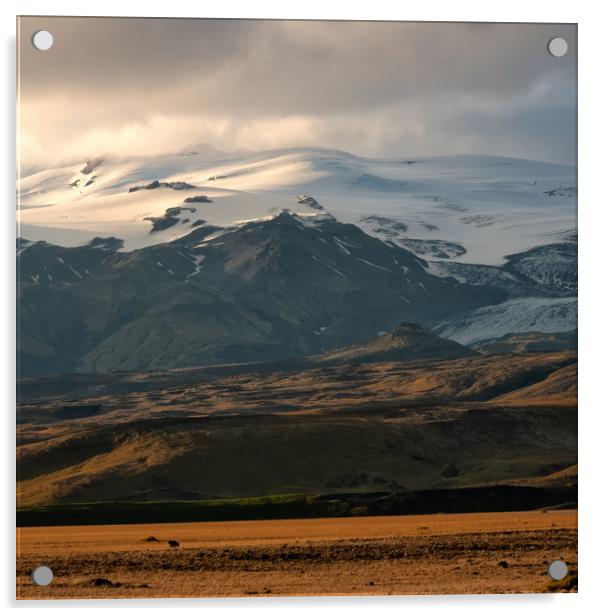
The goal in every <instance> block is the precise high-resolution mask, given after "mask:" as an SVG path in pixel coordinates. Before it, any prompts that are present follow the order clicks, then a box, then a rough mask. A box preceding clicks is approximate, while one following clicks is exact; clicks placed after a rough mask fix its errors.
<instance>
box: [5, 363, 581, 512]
mask: <svg viewBox="0 0 602 616" xmlns="http://www.w3.org/2000/svg"><path fill="white" fill-rule="evenodd" d="M220 371H221V372H222V374H218V373H219V372H220ZM228 371H231V372H234V373H233V374H225V373H227V372H228ZM224 372H225V373H224ZM107 378H108V377H107ZM61 379H62V380H61ZM111 379H113V380H112V381H110V383H108V382H105V381H103V382H102V383H104V385H103V384H102V383H99V381H98V378H97V377H93V376H90V377H89V378H86V377H83V376H77V377H76V376H73V375H71V376H68V377H64V378H63V377H57V378H56V379H55V380H54V382H52V383H50V382H49V380H48V379H40V380H38V381H36V382H34V381H35V380H32V379H28V380H27V381H26V384H24V385H23V387H24V389H25V391H26V393H27V392H29V393H28V396H29V397H27V396H24V397H23V398H22V400H21V403H20V405H19V408H18V415H17V417H18V422H19V424H18V427H17V440H18V448H17V460H18V504H19V506H21V507H26V506H32V505H49V504H61V503H77V502H98V501H106V500H117V501H136V500H180V499H185V500H194V499H208V498H239V497H249V496H263V495H270V494H290V493H301V494H324V493H330V492H333V491H337V490H341V491H349V490H350V489H351V490H360V491H364V492H366V491H374V490H383V489H390V490H394V491H399V490H424V489H433V488H436V489H445V488H457V487H467V486H476V485H491V484H499V483H501V482H515V481H522V480H530V479H531V478H537V477H545V476H547V475H550V474H551V473H555V472H557V471H560V470H562V469H565V468H568V467H571V466H573V465H575V464H576V462H577V455H576V453H577V406H576V354H575V352H574V351H561V352H555V353H526V354H516V355H508V354H507V355H499V356H480V357H469V358H459V359H448V360H428V361H413V362H409V363H402V362H382V363H370V364H360V365H350V364H349V365H341V366H332V367H322V368H307V369H291V370H288V371H287V370H283V369H280V370H276V369H275V368H274V366H272V367H270V368H269V369H267V368H266V366H263V367H262V366H244V367H241V366H238V367H212V368H207V369H203V370H201V369H198V370H191V371H186V370H178V371H167V372H162V373H145V374H141V373H136V374H134V373H131V374H123V375H115V376H113V377H111ZM61 383H62V385H61ZM107 383H108V384H107ZM74 387H75V390H74V389H73V388H74ZM383 486H384V487H383Z"/></svg>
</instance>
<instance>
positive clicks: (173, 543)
mask: <svg viewBox="0 0 602 616" xmlns="http://www.w3.org/2000/svg"><path fill="white" fill-rule="evenodd" d="M167 543H168V545H169V547H170V548H177V547H180V542H179V541H176V540H175V539H169V540H168V541H167Z"/></svg>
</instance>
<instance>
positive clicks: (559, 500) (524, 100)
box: [16, 17, 577, 599]
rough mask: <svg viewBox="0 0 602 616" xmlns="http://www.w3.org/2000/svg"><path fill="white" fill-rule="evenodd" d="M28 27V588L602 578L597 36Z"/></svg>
mask: <svg viewBox="0 0 602 616" xmlns="http://www.w3.org/2000/svg"><path fill="white" fill-rule="evenodd" d="M17 28H18V40H17V47H18V67H17V75H18V116H17V117H18V131H17V139H18V148H17V150H18V171H19V173H18V182H17V222H18V231H17V393H18V396H17V452H16V453H17V518H16V519H17V563H16V564H17V596H18V597H19V598H22V599H65V598H91V599H94V598H96V599H98V598H103V599H106V598H140V597H145V598H149V597H224V596H258V595H260V596H263V595H269V596H278V595H280V596H282V595H284V596H287V595H365V594H371V595H383V594H452V593H539V592H542V593H545V592H558V591H576V589H577V386H576V371H577V225H576V215H577V212H576V202H577V166H576V165H577V161H576V120H577V115H576V114H577V111H576V87H577V72H576V66H577V59H576V45H577V27H576V25H571V24H491V23H404V22H344V21H341V22H339V21H261V20H236V19H233V20H209V19H207V20H205V19H157V18H153V19H145V18H87V17H86V18H83V17H82V18H79V17H21V18H19V19H18V22H17ZM45 32H46V33H48V32H49V33H50V34H51V36H48V35H47V34H43V33H45ZM40 33H42V34H40ZM36 46H37V48H36Z"/></svg>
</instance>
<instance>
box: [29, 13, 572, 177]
mask: <svg viewBox="0 0 602 616" xmlns="http://www.w3.org/2000/svg"><path fill="white" fill-rule="evenodd" d="M38 29H48V30H51V31H52V32H53V34H54V36H55V46H54V47H53V48H52V50H51V51H49V52H44V53H41V52H37V51H35V50H33V48H32V47H31V45H30V37H31V35H32V34H33V32H35V31H36V30H38ZM557 35H559V36H563V37H565V38H566V39H567V41H568V42H569V49H570V50H571V51H570V52H569V54H567V56H565V57H564V58H560V59H558V58H552V57H551V56H550V55H549V54H548V53H547V51H546V43H547V41H548V40H549V39H550V38H552V37H553V36H557ZM20 41H21V42H20V70H19V73H20V118H21V124H20V126H21V158H22V164H23V165H24V167H36V166H40V165H47V164H48V163H49V160H51V161H52V162H59V161H66V160H71V159H73V158H79V159H81V158H82V157H86V156H91V155H95V154H96V153H97V152H103V153H114V154H146V153H160V152H165V151H173V150H176V149H179V148H181V147H183V146H185V145H186V144H187V143H194V142H201V141H203V142H208V143H211V144H212V145H214V146H215V147H218V148H221V149H226V150H229V149H237V148H246V149H263V148H273V147H284V146H294V145H304V144H307V145H323V146H327V147H336V148H341V149H347V150H350V151H353V152H355V153H359V154H365V155H372V156H416V155H428V154H447V153H468V152H485V153H500V154H507V155H514V156H527V157H532V158H541V159H544V160H556V161H561V162H572V161H573V160H574V156H575V150H574V140H575V137H574V130H575V129H574V118H575V110H576V106H575V97H576V72H575V56H574V51H573V50H574V48H575V46H576V29H575V27H574V26H571V25H561V26H559V25H549V24H506V25H499V24H436V23H425V24H416V23H398V22H311V21H310V22H308V21H252V20H251V21H242V20H188V19H117V18H115V19H111V18H60V17H51V18H38V17H26V18H21V21H20Z"/></svg>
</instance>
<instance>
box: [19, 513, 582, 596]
mask: <svg viewBox="0 0 602 616" xmlns="http://www.w3.org/2000/svg"><path fill="white" fill-rule="evenodd" d="M576 533H577V513H576V511H574V510H571V511H568V510H565V511H532V512H512V513H486V514H435V515H418V516H392V517H377V518H335V519H310V520H279V521H253V522H215V523H192V524H152V525H151V524H144V525H125V526H88V527H81V526H80V527H54V528H40V527H37V528H20V529H18V531H17V539H18V555H19V556H18V561H17V597H18V598H21V599H64V598H103V599H106V598H118V597H119V598H124V597H125V598H127V597H129V598H133V597H196V596H199V597H200V596H256V595H272V596H273V595H365V594H449V593H533V592H535V593H537V592H548V591H551V590H552V589H553V587H550V579H549V577H548V576H547V566H548V564H549V563H550V562H551V561H553V560H556V559H562V560H564V561H565V562H567V564H568V565H569V569H570V570H571V572H573V573H574V576H573V577H572V578H571V579H576V571H577V552H576V550H577V535H576ZM153 538H154V539H157V540H156V541H155V540H152V539H153ZM169 540H172V541H173V540H175V541H177V542H178V543H179V547H176V548H171V547H169V545H168V543H167V542H168V541H169ZM40 564H45V565H48V566H50V567H51V568H52V570H53V571H54V573H55V579H54V581H53V582H52V584H51V585H50V586H48V587H37V586H34V585H33V584H32V582H31V580H30V577H29V574H30V572H31V570H32V569H33V568H34V567H36V566H38V565H40ZM556 587H557V588H558V587H559V586H558V585H557V586H556ZM559 588H562V587H561V586H560V587H559Z"/></svg>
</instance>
